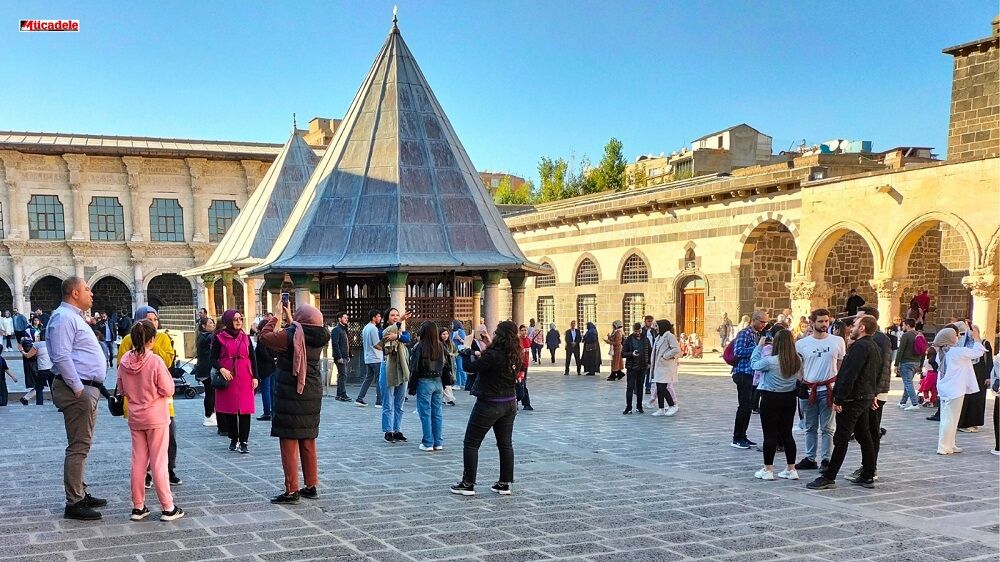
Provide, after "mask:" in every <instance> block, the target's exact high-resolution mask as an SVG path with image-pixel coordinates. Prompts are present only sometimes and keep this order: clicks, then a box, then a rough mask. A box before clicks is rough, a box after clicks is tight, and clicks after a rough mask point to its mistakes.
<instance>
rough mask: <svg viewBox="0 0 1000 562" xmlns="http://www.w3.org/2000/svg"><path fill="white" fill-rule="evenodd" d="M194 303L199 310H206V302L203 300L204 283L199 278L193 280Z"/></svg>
mask: <svg viewBox="0 0 1000 562" xmlns="http://www.w3.org/2000/svg"><path fill="white" fill-rule="evenodd" d="M194 301H195V306H197V307H198V308H199V309H202V308H204V309H205V310H208V301H207V299H206V298H205V282H204V281H203V280H202V278H201V277H195V278H194Z"/></svg>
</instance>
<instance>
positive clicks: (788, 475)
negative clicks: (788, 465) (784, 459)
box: [778, 469, 799, 480]
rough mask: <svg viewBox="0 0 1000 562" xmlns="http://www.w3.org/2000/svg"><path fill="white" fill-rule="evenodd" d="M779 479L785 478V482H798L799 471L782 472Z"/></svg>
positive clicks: (786, 470)
mask: <svg viewBox="0 0 1000 562" xmlns="http://www.w3.org/2000/svg"><path fill="white" fill-rule="evenodd" d="M778 478H784V479H785V480H798V479H799V472H798V471H797V470H788V469H785V470H782V471H781V472H779V473H778Z"/></svg>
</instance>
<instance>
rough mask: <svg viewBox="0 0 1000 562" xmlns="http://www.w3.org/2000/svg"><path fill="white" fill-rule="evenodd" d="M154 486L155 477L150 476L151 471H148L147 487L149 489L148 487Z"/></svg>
mask: <svg viewBox="0 0 1000 562" xmlns="http://www.w3.org/2000/svg"><path fill="white" fill-rule="evenodd" d="M152 487H153V477H152V476H150V475H149V473H148V472H147V473H146V489H147V490H148V489H150V488H152Z"/></svg>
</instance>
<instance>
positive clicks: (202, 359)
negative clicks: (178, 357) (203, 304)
mask: <svg viewBox="0 0 1000 562" xmlns="http://www.w3.org/2000/svg"><path fill="white" fill-rule="evenodd" d="M214 333H215V320H213V319H212V317H210V316H206V317H204V318H202V319H200V320H198V337H197V340H196V341H195V348H196V349H197V354H198V364H197V365H195V367H194V378H195V380H197V381H200V382H201V384H202V386H204V387H205V421H203V422H202V423H201V424H202V425H204V426H205V427H212V426H216V425H218V423H219V422H218V420H217V419H216V417H215V388H214V387H213V386H212V336H213V335H214ZM219 432H220V434H221V432H222V428H221V427H220V428H219Z"/></svg>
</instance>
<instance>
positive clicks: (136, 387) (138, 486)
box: [118, 320, 184, 521]
mask: <svg viewBox="0 0 1000 562" xmlns="http://www.w3.org/2000/svg"><path fill="white" fill-rule="evenodd" d="M131 337H132V351H129V352H127V353H126V354H125V355H124V356H123V357H122V359H121V362H120V363H119V364H118V388H119V389H121V392H122V394H123V395H124V396H125V397H126V398H128V413H129V416H128V428H129V431H130V432H131V433H132V479H131V484H132V515H131V519H132V521H141V520H143V519H145V518H146V517H148V516H149V509H147V508H146V488H145V482H144V481H145V475H146V467H147V466H148V467H149V468H150V469H151V472H152V475H153V483H154V484H155V485H156V495H157V497H158V498H159V500H160V506H161V508H162V509H163V512H162V513H161V514H160V521H173V520H174V519H180V518H181V517H183V516H184V511H183V510H182V509H181V508H179V507H177V506H176V505H174V498H173V495H172V494H171V493H170V481H169V479H168V476H167V474H168V470H167V444H168V442H169V437H170V410H169V407H168V405H167V404H168V402H167V400H168V398H170V397H172V396H173V395H174V379H173V377H171V376H170V372H169V371H167V366H166V365H165V364H164V363H163V360H161V359H160V358H159V357H158V356H157V355H156V354H154V353H153V352H152V349H153V344H154V343H155V341H156V327H154V326H153V323H152V322H150V321H149V320H142V321H139V322H136V323H135V325H133V326H132V332H131Z"/></svg>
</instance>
